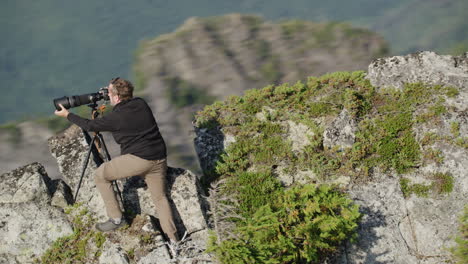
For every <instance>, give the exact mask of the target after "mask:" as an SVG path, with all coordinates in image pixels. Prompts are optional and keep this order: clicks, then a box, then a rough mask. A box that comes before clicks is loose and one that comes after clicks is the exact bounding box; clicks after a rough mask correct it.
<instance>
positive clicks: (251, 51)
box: [135, 14, 386, 169]
mask: <svg viewBox="0 0 468 264" xmlns="http://www.w3.org/2000/svg"><path fill="white" fill-rule="evenodd" d="M385 52H386V43H385V42H384V40H383V39H382V38H381V37H380V36H378V35H376V34H374V33H371V32H369V31H367V30H363V29H357V28H352V27H350V26H349V25H346V24H339V23H331V24H328V23H313V22H306V21H287V22H284V23H272V22H268V21H264V20H263V19H262V18H260V17H257V16H249V15H240V14H230V15H225V16H220V17H213V18H206V19H203V18H191V19H188V20H187V21H186V22H185V23H184V24H183V25H182V26H181V27H180V28H178V29H177V30H176V31H175V32H173V33H171V34H167V35H162V36H159V37H158V38H156V39H154V40H149V41H145V42H144V43H143V44H142V45H141V48H140V50H139V54H138V57H137V62H136V67H135V68H136V70H137V72H138V73H139V74H140V75H139V76H141V77H142V80H143V81H144V89H145V90H144V93H145V96H147V98H150V101H151V107H152V109H153V111H155V112H156V113H155V114H156V116H157V120H158V124H159V127H160V130H161V133H162V134H163V136H165V138H167V139H168V140H167V143H168V145H169V147H170V148H171V149H176V150H177V152H174V151H172V153H171V151H170V152H169V160H176V158H177V162H178V163H179V164H180V166H182V167H185V168H197V169H198V164H196V158H195V157H196V155H195V152H194V149H193V142H192V140H193V134H192V133H189V131H191V130H192V124H191V121H192V119H193V118H192V116H193V114H194V113H195V111H197V110H198V109H200V107H199V105H200V104H209V103H212V102H213V101H214V100H224V99H226V98H227V97H228V96H230V95H241V94H242V93H243V92H244V91H245V90H248V89H253V88H261V87H264V86H266V85H270V84H279V83H285V82H293V83H294V82H297V81H298V80H304V79H306V78H307V77H309V76H318V75H322V74H325V73H328V72H334V71H353V70H365V69H366V67H367V65H368V64H369V63H370V62H371V61H372V59H374V58H377V57H379V56H382V55H384V54H385ZM350 54H352V55H350ZM174 105H175V106H179V107H178V108H176V107H174ZM175 153H179V154H175ZM180 153H182V154H180ZM176 155H178V156H179V157H176Z"/></svg>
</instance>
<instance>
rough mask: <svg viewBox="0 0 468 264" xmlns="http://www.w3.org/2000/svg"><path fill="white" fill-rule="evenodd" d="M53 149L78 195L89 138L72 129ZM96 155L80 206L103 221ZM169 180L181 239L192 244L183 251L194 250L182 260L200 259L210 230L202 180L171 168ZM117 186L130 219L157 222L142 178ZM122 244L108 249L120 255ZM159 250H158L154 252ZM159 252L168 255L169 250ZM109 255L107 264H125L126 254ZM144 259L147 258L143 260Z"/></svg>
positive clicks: (54, 139) (52, 144)
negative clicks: (96, 181)
mask: <svg viewBox="0 0 468 264" xmlns="http://www.w3.org/2000/svg"><path fill="white" fill-rule="evenodd" d="M49 147H50V150H51V153H52V155H53V156H54V157H55V158H56V159H57V162H58V165H59V169H60V171H61V173H62V175H63V178H64V181H65V182H66V183H67V185H68V186H70V188H71V189H72V190H73V194H75V193H76V189H77V187H78V184H79V181H80V175H81V173H82V171H83V164H84V162H85V161H86V155H87V153H88V150H89V146H88V143H87V141H86V136H85V135H84V134H83V132H82V130H81V129H80V128H78V127H77V126H72V127H70V128H69V129H67V130H65V131H64V132H63V133H60V134H58V135H56V136H54V137H52V138H50V139H49ZM92 153H93V154H91V156H90V158H89V161H88V162H89V164H88V166H87V168H86V170H85V174H84V177H83V180H82V183H81V187H80V190H79V193H78V196H77V199H76V202H81V203H84V205H85V206H86V207H87V208H88V209H89V210H90V211H91V212H92V214H93V216H95V217H97V218H99V219H100V220H103V219H107V216H106V214H105V207H104V204H103V202H102V199H101V197H100V194H99V192H98V191H97V189H96V187H95V184H94V178H93V177H94V171H95V169H96V168H97V164H99V163H96V161H95V159H94V157H95V156H94V155H96V156H99V154H98V153H94V152H92ZM167 177H168V189H169V190H170V201H171V202H172V204H173V209H174V213H175V216H176V221H177V223H176V224H177V225H178V230H179V232H180V235H181V236H182V235H183V234H184V233H185V234H186V236H187V237H188V238H189V239H188V241H186V242H185V243H184V247H183V248H184V249H186V248H187V247H190V248H192V250H187V251H184V253H183V254H185V255H181V256H179V257H180V258H186V259H192V258H193V257H196V256H198V255H200V252H202V251H203V250H204V249H205V248H206V241H207V238H208V233H207V231H208V226H207V220H206V215H205V212H206V210H207V208H206V206H207V205H206V203H205V201H204V197H203V191H202V188H201V186H200V184H199V181H198V177H197V176H196V175H195V174H193V173H192V172H190V171H188V170H184V169H176V168H171V167H169V168H168V176H167ZM116 182H117V185H118V186H119V189H120V191H121V193H122V198H123V207H124V208H125V210H126V212H127V213H128V215H129V216H132V215H148V216H150V217H152V218H153V219H157V217H158V214H157V212H156V211H155V207H154V205H153V201H152V199H151V197H150V194H149V192H148V191H147V190H146V188H147V186H146V183H145V182H144V181H143V180H142V179H141V178H140V177H132V178H128V179H124V180H119V181H116ZM156 226H157V224H156ZM135 232H137V231H135ZM137 233H138V232H137ZM119 240H120V241H127V242H128V239H125V237H122V238H121V239H116V241H119ZM122 243H124V242H121V243H119V242H115V243H114V244H109V245H108V246H107V247H108V250H109V251H116V250H117V249H118V248H119V247H120V248H121V247H122ZM163 243H164V242H162V243H159V244H160V245H159V246H158V247H157V248H159V247H162V246H163V245H162V244H163ZM155 247H156V246H154V247H153V248H155ZM127 248H128V249H130V248H131V246H127ZM155 250H156V249H155ZM158 250H159V251H161V250H163V251H164V250H166V251H167V249H165V248H163V249H158ZM117 251H118V250H117ZM105 252H106V250H104V253H105ZM147 253H148V252H147ZM106 254H108V255H105V254H104V255H102V259H103V260H102V261H104V262H103V263H107V261H110V260H109V259H108V258H110V257H113V258H115V257H117V258H118V259H119V260H117V259H115V260H113V261H118V263H120V261H122V258H120V257H118V256H120V255H122V254H123V253H122V254H120V253H119V254H120V255H119V254H117V253H116V254H113V253H111V252H108V253H106ZM152 254H156V253H152ZM158 254H167V255H170V253H167V252H166V253H158ZM141 257H142V258H143V256H141ZM147 258H149V257H147ZM172 260H173V257H171V258H169V259H168V260H167V261H168V262H164V261H162V260H161V262H160V263H169V261H172ZM111 262H112V261H111Z"/></svg>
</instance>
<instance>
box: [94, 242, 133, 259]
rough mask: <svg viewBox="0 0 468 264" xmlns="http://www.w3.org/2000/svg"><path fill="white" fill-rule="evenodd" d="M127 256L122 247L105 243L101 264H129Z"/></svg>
mask: <svg viewBox="0 0 468 264" xmlns="http://www.w3.org/2000/svg"><path fill="white" fill-rule="evenodd" d="M128 263H130V262H129V261H128V258H127V254H126V253H125V251H124V250H122V248H121V247H119V246H118V245H116V244H114V243H111V242H108V241H106V242H104V245H103V249H102V254H101V256H100V257H99V264H128Z"/></svg>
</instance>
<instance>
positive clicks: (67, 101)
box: [54, 93, 99, 110]
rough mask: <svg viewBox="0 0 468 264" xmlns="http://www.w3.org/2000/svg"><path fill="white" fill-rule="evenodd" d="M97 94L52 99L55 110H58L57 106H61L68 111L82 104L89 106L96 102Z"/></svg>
mask: <svg viewBox="0 0 468 264" xmlns="http://www.w3.org/2000/svg"><path fill="white" fill-rule="evenodd" d="M96 95H97V93H90V94H83V95H74V96H69V97H67V96H64V97H60V98H56V99H54V105H55V109H57V110H60V109H61V108H60V106H59V104H61V105H63V107H64V108H66V109H70V108H72V107H77V106H80V105H84V104H89V103H92V102H95V101H97V100H96V99H97V97H99V96H96Z"/></svg>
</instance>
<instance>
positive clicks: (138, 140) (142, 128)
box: [67, 97, 166, 160]
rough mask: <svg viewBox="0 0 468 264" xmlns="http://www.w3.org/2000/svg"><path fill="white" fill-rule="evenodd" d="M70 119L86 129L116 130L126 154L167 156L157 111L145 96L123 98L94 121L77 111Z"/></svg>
mask: <svg viewBox="0 0 468 264" xmlns="http://www.w3.org/2000/svg"><path fill="white" fill-rule="evenodd" d="M67 118H68V120H69V121H70V122H72V123H74V124H76V125H78V126H79V127H81V128H82V129H84V130H86V131H94V132H98V131H99V132H104V131H109V132H112V136H113V137H114V139H115V141H116V142H117V143H118V144H120V151H121V154H122V155H124V154H133V155H135V156H138V157H140V158H143V159H146V160H157V159H163V158H166V144H165V143H164V139H163V138H162V136H161V133H159V128H158V125H157V123H156V120H155V119H154V116H153V112H152V111H151V109H150V108H149V106H148V104H147V103H146V102H145V101H144V100H143V99H141V98H138V97H134V98H132V99H130V100H125V101H122V102H120V103H118V104H117V105H115V106H114V109H113V110H112V112H110V113H108V114H106V115H103V116H102V117H100V118H96V119H94V120H89V119H85V118H82V117H80V116H78V115H75V114H73V113H70V114H69V115H68V117H67Z"/></svg>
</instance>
